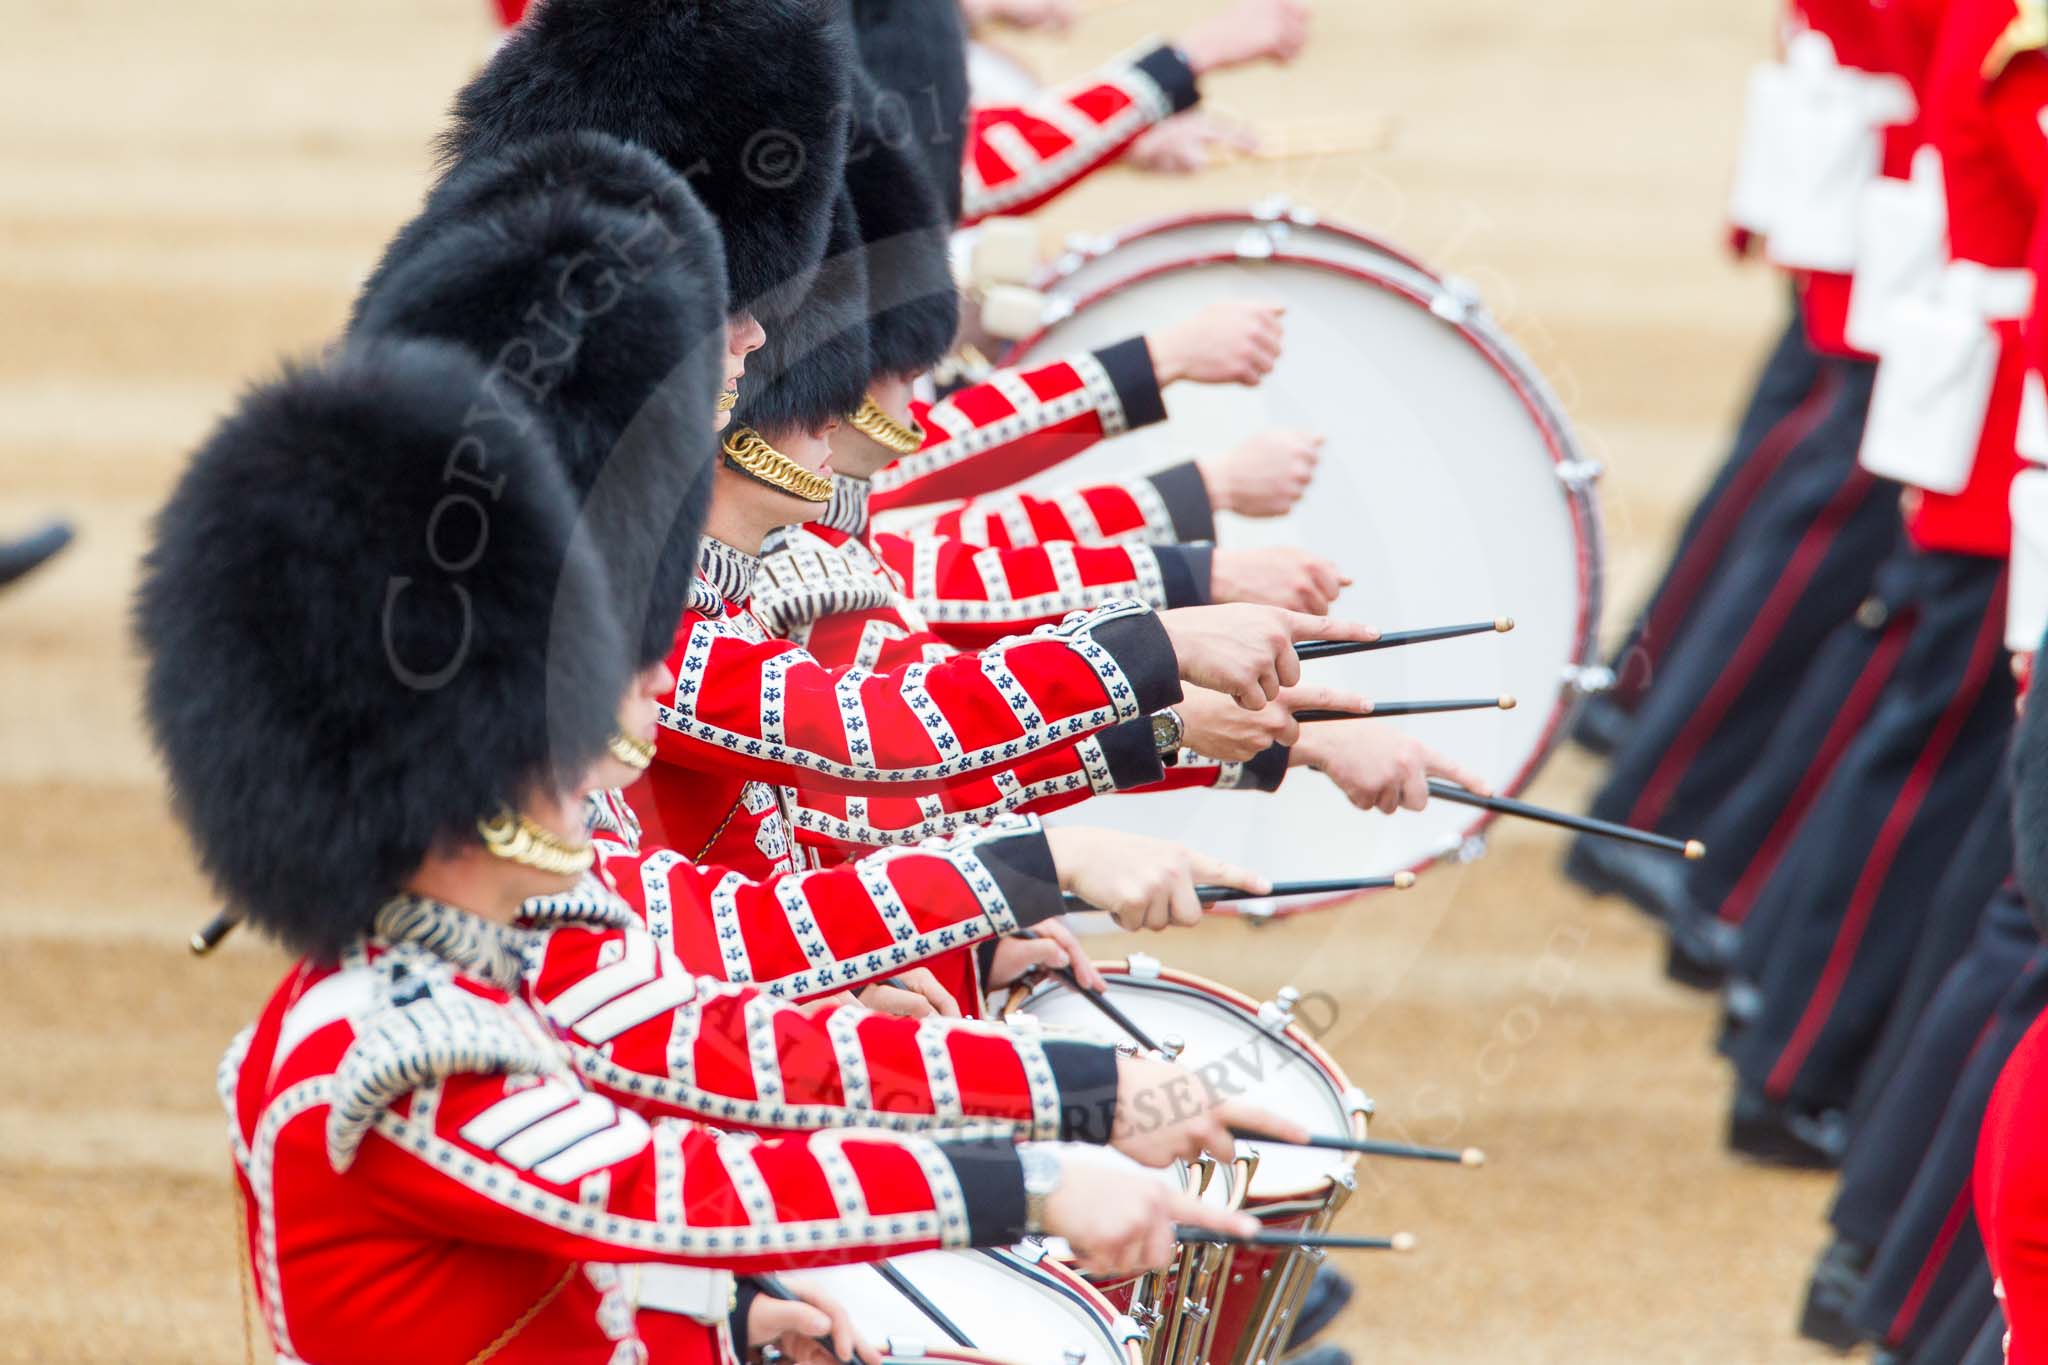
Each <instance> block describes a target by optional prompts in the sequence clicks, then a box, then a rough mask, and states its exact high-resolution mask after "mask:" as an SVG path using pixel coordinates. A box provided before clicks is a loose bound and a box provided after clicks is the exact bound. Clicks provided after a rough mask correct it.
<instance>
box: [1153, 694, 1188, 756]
mask: <svg viewBox="0 0 2048 1365" xmlns="http://www.w3.org/2000/svg"><path fill="white" fill-rule="evenodd" d="M1187 732H1188V731H1187V726H1185V725H1183V724H1181V719H1180V712H1178V711H1176V710H1174V709H1173V708H1172V707H1171V706H1169V707H1167V708H1166V709H1165V710H1163V711H1154V712H1153V713H1152V747H1153V748H1154V749H1157V750H1158V751H1159V756H1160V757H1161V758H1171V757H1172V756H1173V755H1175V754H1177V753H1179V752H1180V742H1181V740H1182V739H1183V738H1185V737H1186V735H1187Z"/></svg>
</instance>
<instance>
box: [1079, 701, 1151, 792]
mask: <svg viewBox="0 0 2048 1365" xmlns="http://www.w3.org/2000/svg"><path fill="white" fill-rule="evenodd" d="M1095 742H1096V743H1098V744H1100V745H1101V746H1102V757H1103V758H1104V759H1105V760H1107V762H1108V763H1109V780H1110V782H1111V783H1112V784H1113V785H1114V786H1115V787H1116V789H1117V790H1118V791H1120V792H1127V791H1129V790H1130V789H1131V788H1133V787H1149V786H1151V785H1152V784H1153V783H1154V782H1158V781H1160V780H1162V779H1163V778H1164V777H1165V776H1166V765H1165V763H1164V762H1162V761H1161V759H1160V757H1159V746H1158V745H1156V744H1154V743H1153V742H1152V717H1151V716H1149V715H1144V716H1139V717H1138V718H1137V719H1136V720H1127V721H1124V722H1123V723H1121V724H1119V725H1112V726H1110V727H1109V728H1108V729H1106V730H1098V731H1096V732H1095Z"/></svg>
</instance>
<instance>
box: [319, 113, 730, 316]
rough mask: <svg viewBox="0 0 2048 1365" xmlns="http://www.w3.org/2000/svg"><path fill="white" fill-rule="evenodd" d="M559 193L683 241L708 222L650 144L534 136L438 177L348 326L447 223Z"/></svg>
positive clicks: (373, 275) (593, 136) (589, 136)
mask: <svg viewBox="0 0 2048 1365" xmlns="http://www.w3.org/2000/svg"><path fill="white" fill-rule="evenodd" d="M559 189H579V190H582V191H583V192H584V193H585V194H587V195H589V196H590V197H591V198H592V199H594V200H596V201H597V202H598V203H600V204H604V205H607V206H610V207H614V208H622V209H632V210H637V211H641V212H651V213H654V214H656V215H658V216H659V217H660V218H661V220H662V222H663V223H664V224H666V225H667V227H668V229H669V231H670V232H671V233H673V234H674V235H675V236H677V237H681V238H689V239H692V240H694V238H695V237H696V236H697V235H698V234H699V233H700V232H701V231H702V229H703V225H704V224H705V222H706V221H707V220H706V217H705V212H704V206H703V204H701V203H700V202H698V199H697V196H696V195H695V194H693V193H692V192H691V190H690V187H689V186H688V185H687V184H686V183H684V181H683V178H682V177H681V176H679V175H677V174H676V173H675V171H673V170H671V169H670V168H669V164H668V163H667V162H666V161H663V160H662V159H661V158H660V157H658V156H656V155H655V154H654V153H652V152H650V151H648V150H647V149H646V148H645V147H635V146H634V145H632V144H631V143H629V142H621V141H619V140H618V139H617V138H615V137H607V136H605V135H604V134H603V133H589V132H583V133H552V134H549V135H548V136H546V137H537V138H533V139H531V140H530V141H527V142H521V143H516V144H514V145H513V146H511V147H509V148H507V149H506V150H505V151H503V152H502V153H500V154H498V155H496V156H483V157H477V158H476V159H475V160H473V161H464V162H462V163H461V164H459V165H457V166H455V167H454V168H453V169H451V170H450V171H449V172H448V174H447V175H445V176H443V177H442V178H441V181H440V183H439V184H437V185H435V186H434V188H433V189H432V190H431V191H430V192H429V193H428V195H427V199H426V202H425V203H424V204H423V205H421V206H420V211H419V213H418V214H416V215H414V217H413V218H412V220H411V221H410V222H408V223H406V224H405V226H403V227H401V228H400V229H399V230H398V233H397V235H395V236H394V237H393V238H392V239H391V241H390V243H389V244H388V245H387V246H386V247H385V248H384V255H383V257H382V258H381V259H380V260H379V261H378V262H377V265H376V268H375V269H373V270H372V271H371V272H370V275H369V278H368V279H366V280H365V281H364V282H363V287H362V290H361V291H360V292H359V293H358V295H357V297H356V304H355V309H354V312H353V315H352V317H351V319H350V326H351V327H353V326H354V325H355V323H356V322H357V321H359V320H360V319H361V317H362V311H363V302H364V300H366V299H368V298H369V296H370V295H372V294H374V293H376V292H377V290H378V287H379V286H380V285H381V284H382V283H383V281H384V277H385V276H386V275H388V274H390V273H391V270H392V269H393V267H395V266H396V265H398V264H399V263H400V262H402V261H404V260H406V259H408V258H409V257H411V256H412V255H413V253H415V252H416V251H418V250H419V248H420V245H421V244H422V243H423V242H425V241H426V239H427V238H428V237H430V236H432V235H433V234H434V233H435V232H438V231H439V230H440V229H441V228H443V227H445V226H447V225H448V224H449V223H450V222H454V221H459V220H463V219H473V218H476V217H478V216H479V215H482V214H485V213H489V212H490V211H491V210H492V209H494V208H496V207H498V206H499V205H501V204H506V203H510V202H512V201H513V200H517V199H525V198H528V197H530V196H532V195H535V194H540V193H542V192H544V191H547V190H559ZM722 269H723V267H722V266H721V270H722ZM720 286H721V288H722V287H723V278H722V277H721V279H720ZM722 306H723V305H722V304H721V307H722Z"/></svg>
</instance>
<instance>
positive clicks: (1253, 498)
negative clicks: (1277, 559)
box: [1196, 428, 1323, 517]
mask: <svg viewBox="0 0 2048 1365" xmlns="http://www.w3.org/2000/svg"><path fill="white" fill-rule="evenodd" d="M1322 458H1323V438H1322V436H1321V435H1320V434H1319V433H1317V432H1313V431H1297V430H1292V429H1288V428H1275V429H1273V430H1270V431H1262V432H1259V433H1258V434H1256V435H1254V436H1252V437H1250V438H1249V439H1247V440H1245V441H1243V442H1242V443H1240V444H1239V445H1238V446H1237V447H1235V448H1234V449H1232V450H1231V451H1230V452H1229V453H1228V454H1225V455H1217V456H1212V457H1211V458H1209V459H1206V460H1201V461H1198V462H1197V464H1196V468H1198V469H1199V470H1200V471H1201V474H1202V485H1203V487H1205V488H1207V489H1208V490H1209V505H1210V506H1211V507H1213V508H1215V509H1216V510H1217V511H1219V512H1235V513H1237V514H1238V515H1239V516H1241V517H1279V516H1285V515H1286V514H1287V513H1289V512H1291V511H1293V510H1294V505H1295V504H1296V503H1298V502H1300V501H1301V499H1302V497H1303V495H1304V494H1306V493H1307V492H1308V486H1309V484H1310V483H1311V482H1312V481H1313V480H1314V479H1315V476H1316V466H1317V465H1318V464H1319V463H1320V462H1321V461H1322Z"/></svg>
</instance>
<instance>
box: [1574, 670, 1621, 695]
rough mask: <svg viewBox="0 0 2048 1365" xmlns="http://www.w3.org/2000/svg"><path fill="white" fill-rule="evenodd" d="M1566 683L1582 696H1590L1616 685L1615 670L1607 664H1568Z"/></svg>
mask: <svg viewBox="0 0 2048 1365" xmlns="http://www.w3.org/2000/svg"><path fill="white" fill-rule="evenodd" d="M1564 685H1565V686H1566V687H1569V688H1570V689H1571V690H1572V691H1574V692H1576V693H1578V694H1579V695H1580V696H1582V697H1590V696H1592V695H1593V694H1594V693H1596V692H1605V691H1606V690H1607V689H1608V688H1610V687H1613V686H1614V670H1613V669H1611V668H1609V667H1608V666H1607V665H1606V664H1567V665H1565V670H1564Z"/></svg>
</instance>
